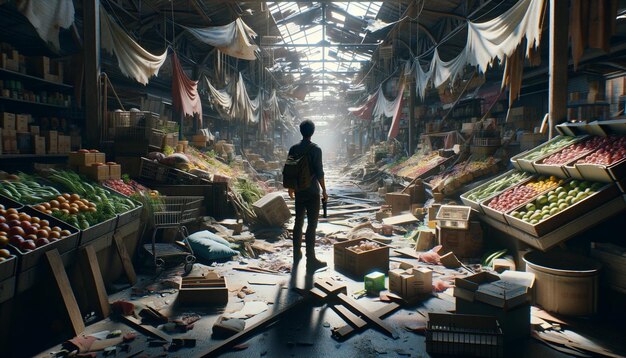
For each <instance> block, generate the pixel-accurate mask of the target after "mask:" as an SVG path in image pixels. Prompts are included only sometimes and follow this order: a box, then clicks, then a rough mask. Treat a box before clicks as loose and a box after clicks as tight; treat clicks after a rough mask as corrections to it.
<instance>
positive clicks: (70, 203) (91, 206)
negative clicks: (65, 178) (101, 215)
mask: <svg viewBox="0 0 626 358" xmlns="http://www.w3.org/2000/svg"><path fill="white" fill-rule="evenodd" d="M33 208H35V210H38V211H41V212H42V213H46V214H52V213H53V212H55V211H58V210H60V211H61V212H63V213H65V214H68V215H76V214H78V213H83V212H92V213H95V212H96V211H97V209H96V204H95V203H92V202H90V201H89V200H87V199H81V197H80V195H78V194H68V193H65V194H62V195H59V196H57V198H56V199H54V200H50V201H49V202H47V203H43V204H39V205H35V206H33Z"/></svg>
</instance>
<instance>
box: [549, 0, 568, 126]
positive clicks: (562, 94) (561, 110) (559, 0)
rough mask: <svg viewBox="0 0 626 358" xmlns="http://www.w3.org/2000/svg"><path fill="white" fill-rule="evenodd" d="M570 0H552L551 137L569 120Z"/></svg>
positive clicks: (550, 65)
mask: <svg viewBox="0 0 626 358" xmlns="http://www.w3.org/2000/svg"><path fill="white" fill-rule="evenodd" d="M568 4H569V1H563V0H550V52H549V54H550V62H549V73H550V74H549V86H548V91H549V92H548V112H549V113H550V129H549V137H550V138H552V137H553V135H554V126H555V125H557V124H559V123H562V122H564V121H566V120H567V65H568V60H569V55H568V38H567V35H568V26H569V6H568Z"/></svg>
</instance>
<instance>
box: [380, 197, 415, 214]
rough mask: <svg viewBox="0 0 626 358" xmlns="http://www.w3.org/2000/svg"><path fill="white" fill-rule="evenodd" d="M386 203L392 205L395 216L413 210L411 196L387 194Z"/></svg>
mask: <svg viewBox="0 0 626 358" xmlns="http://www.w3.org/2000/svg"><path fill="white" fill-rule="evenodd" d="M385 203H386V204H387V205H391V213H392V214H393V215H397V214H399V213H401V212H403V211H409V210H411V196H410V195H409V194H404V193H387V194H385Z"/></svg>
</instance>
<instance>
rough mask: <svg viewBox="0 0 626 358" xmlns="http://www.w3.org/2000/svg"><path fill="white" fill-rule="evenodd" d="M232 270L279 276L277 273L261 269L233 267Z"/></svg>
mask: <svg viewBox="0 0 626 358" xmlns="http://www.w3.org/2000/svg"><path fill="white" fill-rule="evenodd" d="M233 270H237V271H245V272H254V273H265V274H268V275H281V273H280V272H278V271H271V270H265V269H261V268H257V267H242V266H239V267H233Z"/></svg>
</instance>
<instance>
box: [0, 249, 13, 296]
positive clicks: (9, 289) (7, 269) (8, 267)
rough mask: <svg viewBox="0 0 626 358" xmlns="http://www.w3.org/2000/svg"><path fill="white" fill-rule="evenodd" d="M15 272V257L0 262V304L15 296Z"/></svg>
mask: <svg viewBox="0 0 626 358" xmlns="http://www.w3.org/2000/svg"><path fill="white" fill-rule="evenodd" d="M16 271H17V257H16V256H15V255H12V256H9V258H8V259H6V260H5V261H2V262H0V303H2V302H5V301H8V300H10V299H11V298H13V296H14V295H15V281H16V276H15V273H16Z"/></svg>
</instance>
